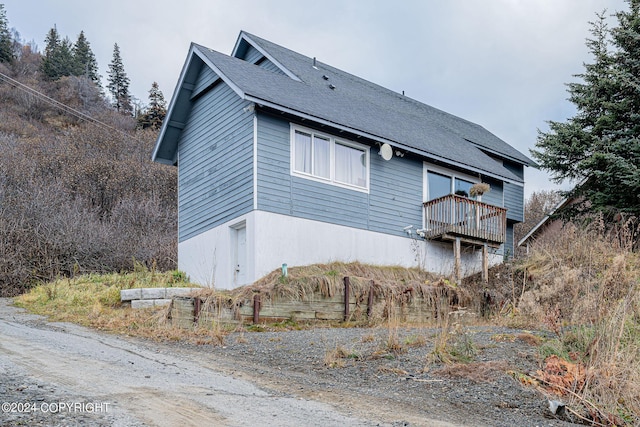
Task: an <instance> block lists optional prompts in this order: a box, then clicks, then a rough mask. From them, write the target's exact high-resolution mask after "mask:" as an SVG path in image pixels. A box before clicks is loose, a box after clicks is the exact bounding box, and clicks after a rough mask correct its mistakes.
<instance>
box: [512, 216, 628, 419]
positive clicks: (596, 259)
mask: <svg viewBox="0 0 640 427" xmlns="http://www.w3.org/2000/svg"><path fill="white" fill-rule="evenodd" d="M637 236H638V226H637V222H636V221H635V219H633V218H628V219H626V220H622V219H621V220H620V221H619V222H618V223H616V224H613V225H611V224H605V223H604V222H603V220H602V218H599V217H596V218H595V219H594V218H592V220H591V221H590V222H589V225H588V226H584V227H581V226H576V225H574V224H572V223H568V224H565V226H564V227H563V229H562V230H561V232H559V233H553V234H548V235H546V236H544V237H542V238H540V239H537V241H536V242H535V243H534V244H533V245H532V247H531V249H530V255H529V256H528V257H527V258H525V259H523V260H522V261H521V262H520V264H519V268H520V269H521V271H523V272H525V276H528V277H529V283H530V287H529V288H528V290H526V291H525V292H524V293H523V294H522V298H521V300H520V304H519V306H518V309H519V311H520V313H521V315H522V316H525V317H527V318H528V319H529V320H530V322H533V323H537V324H545V325H546V326H547V327H548V328H549V329H550V330H551V331H553V332H554V333H555V334H556V340H555V344H554V345H550V344H548V345H546V346H543V347H544V348H546V350H545V351H546V352H547V355H549V354H551V355H554V357H558V356H559V357H564V358H565V360H567V361H568V362H569V363H575V365H576V366H577V367H580V368H581V369H582V368H584V370H583V372H584V375H583V378H581V381H582V383H581V385H580V387H579V388H578V387H576V388H573V389H567V387H566V386H563V387H564V388H561V387H558V386H555V385H554V384H551V387H552V391H553V392H557V393H559V394H561V393H566V394H567V398H568V399H569V400H570V401H571V402H573V403H575V404H576V405H578V404H580V405H583V406H584V407H585V408H586V411H587V412H586V413H585V414H584V416H585V417H586V418H587V419H590V420H591V421H593V422H596V423H601V424H602V423H604V424H607V425H609V424H611V425H626V424H629V425H637V423H639V422H640V417H639V415H638V414H640V288H639V286H638V277H640V255H639V254H638V253H637V252H634V251H633V250H632V249H633V248H634V247H635V245H636V240H637ZM543 374H545V373H544V372H543ZM552 377H553V375H552ZM547 382H548V381H547Z"/></svg>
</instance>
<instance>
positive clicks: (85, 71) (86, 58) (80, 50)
mask: <svg viewBox="0 0 640 427" xmlns="http://www.w3.org/2000/svg"><path fill="white" fill-rule="evenodd" d="M73 60H74V67H75V70H74V71H75V72H74V74H75V75H77V76H85V77H87V78H88V79H91V80H92V81H93V82H95V83H96V84H100V76H99V75H98V63H97V62H96V57H95V55H94V54H93V51H92V50H91V46H90V44H89V41H88V40H87V38H86V37H85V35H84V31H80V34H79V35H78V40H76V43H75V44H74V45H73Z"/></svg>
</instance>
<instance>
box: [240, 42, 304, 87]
mask: <svg viewBox="0 0 640 427" xmlns="http://www.w3.org/2000/svg"><path fill="white" fill-rule="evenodd" d="M242 40H246V41H247V43H249V44H250V45H251V46H253V47H254V48H255V49H256V50H257V51H258V52H260V53H261V54H263V55H264V56H265V57H266V58H267V59H268V60H269V61H271V62H273V63H274V64H275V66H276V67H278V68H279V69H280V70H281V71H282V72H283V73H285V74H286V75H287V76H288V77H290V78H292V79H293V80H295V81H297V82H300V81H302V80H300V78H298V76H296V75H295V74H293V73H292V72H291V71H289V69H288V68H287V67H285V66H284V65H282V64H281V63H280V62H279V61H278V60H276V59H275V58H274V57H273V56H271V54H270V53H269V52H267V51H266V50H264V49H263V48H262V47H261V46H260V45H259V44H258V43H256V42H255V41H253V40H251V37H249V35H248V34H247V33H245V32H244V31H242V32H241V33H240V36H239V37H238V40H237V41H236V45H235V47H234V48H233V52H231V56H236V53H237V52H238V48H239V47H240V43H241V42H242Z"/></svg>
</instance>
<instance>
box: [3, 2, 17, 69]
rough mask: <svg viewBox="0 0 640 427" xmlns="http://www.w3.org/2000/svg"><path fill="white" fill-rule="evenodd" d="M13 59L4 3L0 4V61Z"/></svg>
mask: <svg viewBox="0 0 640 427" xmlns="http://www.w3.org/2000/svg"><path fill="white" fill-rule="evenodd" d="M13 59H14V55H13V41H12V40H11V32H10V31H9V22H8V21H7V15H6V12H5V10H4V5H3V4H0V62H11V61H13Z"/></svg>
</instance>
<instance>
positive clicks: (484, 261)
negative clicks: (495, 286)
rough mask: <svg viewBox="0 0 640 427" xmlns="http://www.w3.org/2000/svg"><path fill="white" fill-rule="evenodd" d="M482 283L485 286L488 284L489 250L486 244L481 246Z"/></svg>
mask: <svg viewBox="0 0 640 427" xmlns="http://www.w3.org/2000/svg"><path fill="white" fill-rule="evenodd" d="M482 282H483V283H484V284H485V285H487V284H488V283H489V248H488V247H487V242H485V243H484V245H482Z"/></svg>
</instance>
